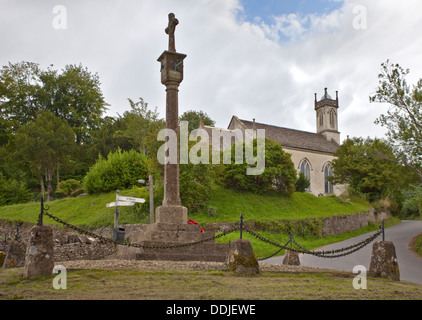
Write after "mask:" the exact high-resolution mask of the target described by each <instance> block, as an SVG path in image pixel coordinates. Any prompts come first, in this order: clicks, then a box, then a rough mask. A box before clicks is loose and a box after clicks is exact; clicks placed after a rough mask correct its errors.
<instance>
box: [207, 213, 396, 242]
mask: <svg viewBox="0 0 422 320" xmlns="http://www.w3.org/2000/svg"><path fill="white" fill-rule="evenodd" d="M389 217H390V213H389V212H379V213H377V212H375V210H374V209H373V208H371V209H370V210H368V211H366V212H362V213H355V214H349V215H340V216H332V217H325V218H309V219H282V220H274V221H246V222H245V226H246V227H247V228H249V229H252V230H254V231H272V232H283V233H286V234H288V233H289V232H290V231H291V232H293V234H294V235H313V236H320V237H325V236H331V235H339V234H343V233H346V232H351V231H356V230H360V229H362V228H364V227H366V226H367V225H368V224H370V223H379V222H381V221H382V220H383V219H388V218H389ZM232 226H233V223H225V222H221V223H220V222H216V223H214V222H213V223H207V224H203V227H204V229H206V230H228V229H230V228H231V227H232Z"/></svg>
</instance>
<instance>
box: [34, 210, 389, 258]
mask: <svg viewBox="0 0 422 320" xmlns="http://www.w3.org/2000/svg"><path fill="white" fill-rule="evenodd" d="M43 215H46V216H47V217H49V218H51V219H52V220H54V221H56V222H58V223H60V224H62V225H64V226H66V227H68V228H70V229H73V230H75V231H77V232H79V233H81V234H85V235H87V236H90V237H93V238H96V239H99V240H102V241H104V242H109V243H113V244H116V245H124V246H129V247H135V248H144V249H173V248H182V247H188V246H194V245H199V244H201V243H205V242H209V241H215V240H217V239H219V238H221V237H224V236H227V235H228V234H230V233H232V232H234V231H240V238H241V239H242V234H243V232H247V233H249V234H250V235H251V236H253V237H255V238H256V239H258V240H260V241H263V242H265V243H267V244H269V245H272V246H274V247H277V248H278V250H277V251H276V252H275V253H273V254H272V255H270V256H268V257H265V258H262V259H259V260H260V261H262V260H267V259H269V258H271V257H273V256H275V255H277V254H278V253H280V252H281V251H282V250H291V251H295V252H297V253H303V254H310V255H314V256H317V257H321V258H340V257H344V256H346V255H349V254H352V253H354V252H356V251H358V250H360V249H362V248H364V247H365V246H367V245H368V244H370V243H371V242H372V241H374V240H375V239H376V238H377V237H378V236H379V235H382V236H383V239H384V221H383V222H382V224H381V225H380V230H379V231H377V232H375V233H374V234H373V235H371V236H369V237H368V238H366V239H364V240H362V241H360V242H358V243H356V244H353V245H351V246H348V247H345V248H340V249H335V250H329V251H324V250H323V251H311V250H307V249H305V248H303V247H302V246H301V245H300V244H298V243H297V242H296V241H294V239H293V237H292V235H290V239H289V240H288V241H287V242H286V243H285V244H284V245H283V244H280V243H277V242H275V241H273V240H269V239H267V238H265V237H263V236H262V235H260V234H258V233H256V232H255V231H253V230H251V229H249V228H247V227H245V226H244V223H243V216H242V215H241V216H240V221H237V222H236V223H235V224H234V226H233V227H232V228H230V229H228V230H224V231H222V232H221V233H220V234H217V235H214V236H212V237H208V238H205V239H202V240H198V241H194V242H187V243H180V244H173V245H145V244H142V243H131V242H130V241H127V239H125V241H123V242H120V241H116V240H114V239H111V238H107V237H104V236H101V235H98V234H95V233H93V232H91V231H88V230H84V229H82V228H80V227H77V226H75V225H72V224H70V223H67V222H65V221H63V220H62V219H60V218H58V217H55V216H53V215H52V214H50V213H49V212H48V207H44V204H43V202H41V213H40V215H39V218H38V225H42V219H43V217H42V216H43ZM293 245H295V246H296V247H297V248H293Z"/></svg>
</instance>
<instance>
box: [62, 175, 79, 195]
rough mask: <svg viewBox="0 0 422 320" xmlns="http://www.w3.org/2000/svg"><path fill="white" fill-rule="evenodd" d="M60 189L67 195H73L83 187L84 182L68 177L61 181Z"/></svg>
mask: <svg viewBox="0 0 422 320" xmlns="http://www.w3.org/2000/svg"><path fill="white" fill-rule="evenodd" d="M59 189H60V191H61V192H63V193H64V194H66V195H71V194H73V193H75V192H77V191H79V190H81V189H82V183H81V182H80V181H78V180H75V179H68V180H64V181H61V182H60V183H59Z"/></svg>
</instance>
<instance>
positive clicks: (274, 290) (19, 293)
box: [0, 268, 422, 318]
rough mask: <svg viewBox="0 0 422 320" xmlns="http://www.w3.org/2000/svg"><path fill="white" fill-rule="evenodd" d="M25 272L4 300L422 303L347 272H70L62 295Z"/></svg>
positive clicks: (0, 291) (6, 277)
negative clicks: (358, 283) (356, 282)
mask: <svg viewBox="0 0 422 320" xmlns="http://www.w3.org/2000/svg"><path fill="white" fill-rule="evenodd" d="M22 271H23V270H22V268H16V269H7V270H3V271H1V272H0V300H16V299H27V300H105V299H107V300H123V299H125V300H150V299H152V300H167V301H170V300H171V303H174V301H173V300H282V299H283V300H284V299H288V300H303V299H305V300H377V299H382V300H390V299H398V300H421V299H422V286H421V285H416V284H411V283H406V282H397V281H396V282H395V281H390V280H386V279H381V278H368V280H367V289H365V290H356V289H354V288H353V277H354V276H355V275H352V274H345V273H341V272H338V273H335V272H334V273H329V272H319V273H275V272H261V274H259V275H257V276H242V275H238V274H235V273H233V272H230V271H192V270H190V271H177V270H161V271H149V270H97V269H94V270H68V272H67V288H66V289H64V290H63V289H62V290H56V289H54V288H53V286H52V282H53V279H54V276H55V275H52V276H48V277H37V278H34V279H31V280H26V279H24V278H23V277H22ZM171 305H172V304H171ZM261 312H262V310H261ZM257 315H259V314H257ZM163 316H164V314H163ZM160 318H161V317H160Z"/></svg>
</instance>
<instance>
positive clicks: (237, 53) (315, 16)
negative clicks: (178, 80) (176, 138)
mask: <svg viewBox="0 0 422 320" xmlns="http://www.w3.org/2000/svg"><path fill="white" fill-rule="evenodd" d="M58 6H61V7H58ZM63 9H65V10H63ZM170 12H174V13H175V15H176V18H177V19H178V20H179V25H178V26H177V29H176V49H177V51H178V52H180V53H184V54H187V58H186V59H185V62H184V66H185V69H184V70H185V72H184V81H183V82H182V84H181V86H180V88H179V89H180V92H179V113H180V114H181V113H183V112H184V111H187V110H202V111H204V112H206V113H207V114H208V115H209V116H210V117H211V118H212V119H214V120H215V121H216V125H217V126H219V127H227V126H228V124H229V121H230V119H231V117H232V115H236V116H238V117H239V118H241V119H247V120H252V118H255V119H256V121H257V122H262V123H267V124H272V125H277V126H283V127H288V128H294V129H298V130H305V131H311V132H315V126H316V125H315V122H316V121H315V111H314V93H315V92H316V93H318V97H321V96H322V94H323V92H324V88H325V87H328V92H329V93H330V94H331V95H332V96H335V91H336V90H338V91H339V100H340V109H339V130H340V131H341V134H342V135H341V138H342V139H345V138H346V136H347V135H349V136H351V137H353V136H361V137H367V136H372V137H375V136H377V137H382V136H383V135H384V132H385V131H384V129H383V128H381V127H379V126H377V125H375V124H374V120H375V119H376V118H377V117H378V116H379V115H380V114H381V113H383V112H385V111H386V110H387V106H386V105H379V104H370V103H369V96H370V95H372V94H373V93H374V91H375V90H376V88H377V86H378V78H377V75H378V73H379V71H380V64H381V63H382V62H385V61H386V60H387V59H390V60H391V61H392V62H394V63H399V64H400V65H401V66H402V67H404V68H409V69H410V75H409V83H416V81H417V80H418V79H419V78H422V54H421V53H422V37H421V30H422V16H421V12H422V1H420V0H401V1H398V0H359V1H355V0H344V1H341V0H317V1H315V0H312V1H311V0H300V1H286V0H124V1H123V0H119V1H117V0H90V1H82V0H62V1H60V2H59V1H49V0H44V1H43V0H38V1H33V0H0V43H1V50H0V64H1V65H6V64H7V63H8V62H12V63H16V62H20V61H31V62H36V63H39V64H40V66H41V68H47V67H48V66H49V65H50V64H53V65H54V68H56V69H62V68H63V67H64V66H65V65H66V64H79V63H81V64H82V65H83V66H85V67H87V68H88V69H89V70H90V71H91V72H94V73H98V75H99V77H100V80H101V83H102V91H103V94H104V96H105V99H106V102H107V103H108V104H110V106H109V110H108V112H107V114H108V115H111V116H115V115H116V113H120V114H122V113H123V112H124V111H126V110H129V109H130V108H129V103H128V102H127V99H128V98H131V99H132V100H138V98H139V97H142V98H143V99H144V100H145V101H146V102H148V104H149V106H151V107H157V108H158V112H159V113H160V116H161V117H164V115H165V87H164V86H163V85H162V84H161V82H160V65H159V63H158V62H157V58H158V57H159V56H160V55H161V53H162V52H163V51H164V50H166V49H167V46H168V36H167V35H166V34H165V32H164V29H165V28H166V26H167V24H168V13H170ZM63 17H64V18H65V20H63V19H61V20H60V19H59V18H63Z"/></svg>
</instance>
